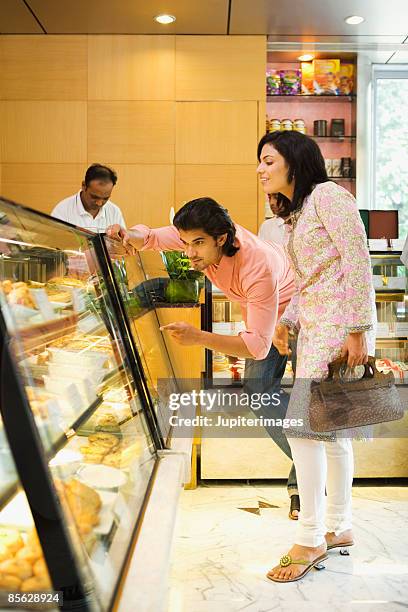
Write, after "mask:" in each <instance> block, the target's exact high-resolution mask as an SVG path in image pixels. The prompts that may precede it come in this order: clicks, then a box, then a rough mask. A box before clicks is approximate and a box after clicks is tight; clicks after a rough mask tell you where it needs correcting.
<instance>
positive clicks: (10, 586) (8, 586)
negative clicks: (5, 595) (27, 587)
mask: <svg viewBox="0 0 408 612" xmlns="http://www.w3.org/2000/svg"><path fill="white" fill-rule="evenodd" d="M20 586H21V580H20V578H17V576H13V575H11V574H0V589H3V590H5V591H18V590H19V588H20Z"/></svg>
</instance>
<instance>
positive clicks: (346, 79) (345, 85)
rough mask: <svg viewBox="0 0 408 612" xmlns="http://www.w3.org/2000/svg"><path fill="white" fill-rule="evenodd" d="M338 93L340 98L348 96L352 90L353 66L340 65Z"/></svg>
mask: <svg viewBox="0 0 408 612" xmlns="http://www.w3.org/2000/svg"><path fill="white" fill-rule="evenodd" d="M338 81H339V85H338V92H339V95H341V96H348V95H350V94H352V93H353V90H354V64H343V62H342V63H341V64H340V71H339V79H338Z"/></svg>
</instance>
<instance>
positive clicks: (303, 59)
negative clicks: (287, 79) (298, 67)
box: [298, 53, 314, 62]
mask: <svg viewBox="0 0 408 612" xmlns="http://www.w3.org/2000/svg"><path fill="white" fill-rule="evenodd" d="M313 59H314V55H311V54H310V53H305V55H299V57H298V60H299V61H301V62H311V61H312V60H313Z"/></svg>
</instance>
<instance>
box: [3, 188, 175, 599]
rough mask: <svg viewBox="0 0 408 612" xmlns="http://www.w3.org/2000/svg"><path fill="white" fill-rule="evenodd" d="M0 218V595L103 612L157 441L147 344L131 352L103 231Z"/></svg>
mask: <svg viewBox="0 0 408 612" xmlns="http://www.w3.org/2000/svg"><path fill="white" fill-rule="evenodd" d="M0 212H1V222H0V341H1V344H2V346H1V359H2V363H1V375H2V378H1V416H2V425H1V428H0V470H1V474H2V478H1V484H0V597H2V599H1V601H2V604H4V606H5V607H7V605H8V604H7V597H8V593H9V591H11V590H12V591H14V592H16V593H23V592H26V593H27V592H32V593H37V594H39V593H41V592H44V591H48V592H50V593H51V594H55V593H59V594H60V595H61V596H62V597H63V599H64V602H65V603H64V604H61V601H59V602H58V605H60V606H61V605H62V609H81V610H108V609H111V607H112V605H113V604H114V601H115V598H116V596H117V592H118V587H119V583H120V580H121V577H122V574H123V568H124V565H125V563H126V561H127V557H128V554H129V548H130V546H131V544H132V539H133V537H134V534H135V531H136V527H137V525H138V523H139V520H140V517H141V515H142V513H143V508H144V505H145V503H146V497H147V494H148V491H149V488H150V486H151V482H152V478H153V476H154V472H155V467H156V466H157V455H156V450H157V449H160V448H163V438H162V435H161V433H160V430H159V425H158V420H157V415H156V414H155V412H154V409H153V408H154V402H153V399H152V397H151V395H150V392H153V390H154V384H153V382H152V384H150V382H149V384H147V383H146V373H145V372H144V371H143V367H146V369H147V367H149V366H150V363H149V356H148V354H147V349H148V347H149V346H150V344H149V342H150V340H149V341H146V340H145V339H144V338H143V339H142V338H141V336H140V337H139V345H138V348H139V349H140V350H141V355H142V357H140V356H139V355H138V354H137V349H136V350H135V346H134V341H133V336H132V333H131V331H130V329H129V328H128V321H127V320H126V317H123V316H122V315H123V300H122V299H121V297H120V296H119V295H118V293H117V286H116V285H115V283H114V282H113V281H112V278H113V272H112V265H111V262H110V260H109V258H108V257H107V252H106V249H105V247H104V244H103V239H101V237H99V236H98V235H95V234H92V233H90V232H87V231H85V230H79V229H77V228H74V227H73V226H70V225H69V224H66V223H64V222H61V221H58V220H55V219H52V218H50V217H47V216H45V215H42V214H41V213H37V212H35V211H32V210H30V209H28V208H25V207H23V206H19V205H16V204H13V203H11V202H9V201H6V200H2V199H0ZM133 306H135V304H133ZM138 313H139V310H138V309H137V308H136V314H138ZM133 314H135V312H133ZM139 314H140V313H139ZM143 333H145V330H140V332H139V334H143ZM152 333H153V332H152ZM155 333H156V334H159V335H160V332H159V331H158V327H157V324H156V328H155ZM135 353H136V354H135ZM160 367H161V366H160ZM161 372H162V371H161ZM169 374H170V372H169ZM148 376H149V381H150V377H151V376H152V373H151V369H150V370H148ZM166 376H167V372H166ZM18 601H20V602H21V605H20V607H22V608H24V607H29V602H28V600H27V599H25V600H22V599H21V600H18ZM36 602H37V605H39V604H41V605H42V603H43V604H44V606H45V607H46V606H47V605H48V606H49V603H50V602H40V601H39V600H38V599H37V600H36ZM54 604H55V601H54ZM58 605H54V608H57V607H58ZM14 607H15V604H14Z"/></svg>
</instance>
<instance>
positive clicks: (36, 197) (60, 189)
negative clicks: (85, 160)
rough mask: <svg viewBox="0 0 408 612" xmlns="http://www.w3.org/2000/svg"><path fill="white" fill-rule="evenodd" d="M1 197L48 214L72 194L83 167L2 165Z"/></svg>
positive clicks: (81, 175) (81, 174) (79, 179)
mask: <svg viewBox="0 0 408 612" xmlns="http://www.w3.org/2000/svg"><path fill="white" fill-rule="evenodd" d="M2 166H3V168H2V170H3V188H2V195H4V196H5V197H6V198H9V199H10V200H14V201H15V202H19V203H21V204H25V205H26V206H31V208H35V209H36V210H41V211H42V212H45V213H47V214H49V213H50V212H51V210H52V209H53V208H54V206H55V205H56V204H57V203H58V202H59V201H60V200H63V199H64V198H66V197H68V196H70V195H72V194H73V193H76V192H77V191H78V190H79V189H80V187H81V182H82V180H83V177H84V174H85V170H86V164H2Z"/></svg>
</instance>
